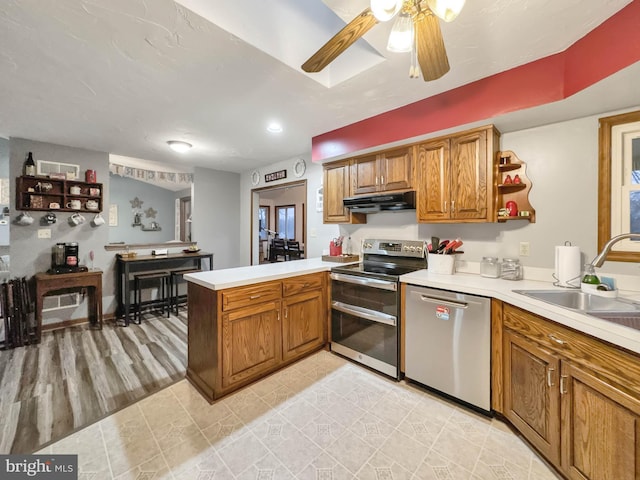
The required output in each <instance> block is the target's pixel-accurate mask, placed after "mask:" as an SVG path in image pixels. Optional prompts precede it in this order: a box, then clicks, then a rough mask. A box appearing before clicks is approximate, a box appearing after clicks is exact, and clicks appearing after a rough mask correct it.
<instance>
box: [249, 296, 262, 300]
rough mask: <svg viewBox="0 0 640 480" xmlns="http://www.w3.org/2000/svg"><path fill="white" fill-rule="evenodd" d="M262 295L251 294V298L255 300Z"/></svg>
mask: <svg viewBox="0 0 640 480" xmlns="http://www.w3.org/2000/svg"><path fill="white" fill-rule="evenodd" d="M261 296H262V295H251V296H250V297H249V300H255V299H256V298H260V297H261Z"/></svg>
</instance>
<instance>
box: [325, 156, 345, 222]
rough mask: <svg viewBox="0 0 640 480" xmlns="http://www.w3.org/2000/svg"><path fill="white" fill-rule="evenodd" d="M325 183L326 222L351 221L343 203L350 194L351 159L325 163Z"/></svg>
mask: <svg viewBox="0 0 640 480" xmlns="http://www.w3.org/2000/svg"><path fill="white" fill-rule="evenodd" d="M323 185H324V187H323V198H322V202H323V208H322V212H323V221H324V223H349V210H348V209H346V208H344V205H343V204H342V199H343V198H345V197H348V196H349V161H348V160H346V161H342V162H336V163H331V164H328V165H325V166H324V184H323Z"/></svg>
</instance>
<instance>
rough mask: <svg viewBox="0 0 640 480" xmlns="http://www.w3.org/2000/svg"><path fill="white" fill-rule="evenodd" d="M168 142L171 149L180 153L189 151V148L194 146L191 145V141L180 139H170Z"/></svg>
mask: <svg viewBox="0 0 640 480" xmlns="http://www.w3.org/2000/svg"><path fill="white" fill-rule="evenodd" d="M167 144H168V145H169V148H171V150H174V151H176V152H178V153H184V152H188V151H189V149H191V147H193V145H191V144H190V143H187V142H183V141H180V140H169V141H168V142H167Z"/></svg>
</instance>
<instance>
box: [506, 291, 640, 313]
mask: <svg viewBox="0 0 640 480" xmlns="http://www.w3.org/2000/svg"><path fill="white" fill-rule="evenodd" d="M514 293H519V294H521V295H526V296H527V297H531V298H535V299H537V300H542V301H543V302H547V303H551V304H553V305H557V306H559V307H564V308H568V309H570V310H577V311H580V312H584V313H589V314H591V312H610V313H619V312H637V313H638V315H640V304H636V303H633V302H632V301H630V300H622V299H618V298H606V297H600V296H598V295H593V294H590V293H585V292H583V291H581V290H564V291H563V290H514Z"/></svg>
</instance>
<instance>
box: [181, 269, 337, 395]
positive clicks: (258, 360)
mask: <svg viewBox="0 0 640 480" xmlns="http://www.w3.org/2000/svg"><path fill="white" fill-rule="evenodd" d="M326 277H327V274H326V272H321V273H314V274H309V275H299V276H295V277H290V278H287V279H284V280H277V281H272V282H262V283H257V284H253V285H248V286H242V287H236V288H229V289H225V290H219V291H214V290H210V289H208V288H206V287H203V286H200V285H197V284H194V283H191V282H189V285H188V289H189V291H188V292H189V328H188V353H187V356H188V365H187V378H188V379H189V380H190V381H191V383H192V384H193V385H194V386H195V387H196V388H197V389H198V390H199V391H200V393H202V395H203V396H204V397H205V398H206V399H207V400H209V401H210V402H213V401H214V400H216V399H218V398H220V397H222V396H224V395H227V394H228V393H230V392H232V391H234V390H237V389H238V388H240V387H242V386H244V385H247V384H249V383H251V382H253V381H255V380H258V379H260V378H262V377H263V376H265V375H267V374H269V373H271V372H274V371H276V370H278V369H279V368H282V367H283V366H285V365H286V364H287V363H290V362H292V361H295V360H297V359H299V358H301V357H303V356H305V355H308V354H310V353H311V352H313V351H315V350H319V349H320V348H322V347H323V346H324V345H325V343H326V341H327V330H328V328H327V326H328V312H329V310H328V304H327V294H326V292H327V283H328V282H327V280H326Z"/></svg>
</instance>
